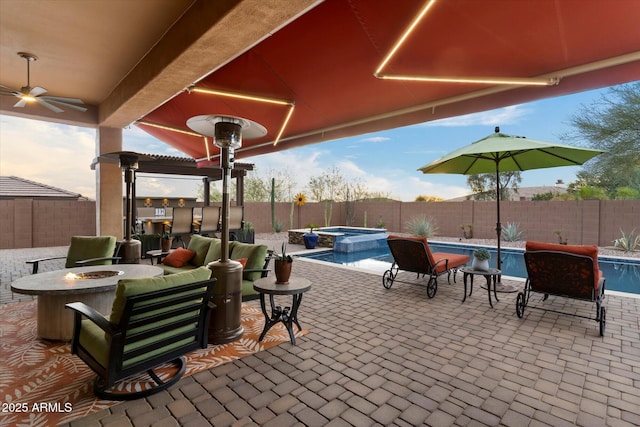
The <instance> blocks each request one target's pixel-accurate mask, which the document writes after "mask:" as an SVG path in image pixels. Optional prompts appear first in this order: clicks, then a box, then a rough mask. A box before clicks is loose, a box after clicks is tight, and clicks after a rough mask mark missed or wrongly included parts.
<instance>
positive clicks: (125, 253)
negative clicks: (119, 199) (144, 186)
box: [100, 151, 154, 264]
mask: <svg viewBox="0 0 640 427" xmlns="http://www.w3.org/2000/svg"><path fill="white" fill-rule="evenodd" d="M100 158H106V159H117V160H118V162H119V166H120V169H122V172H123V173H124V182H125V185H126V198H125V204H126V211H125V231H124V241H123V242H122V244H121V245H120V253H119V256H120V257H122V259H121V260H120V262H121V263H122V264H139V263H140V257H141V256H142V243H141V242H140V240H137V239H132V238H131V230H132V227H133V218H135V204H134V201H135V191H136V171H137V170H138V160H140V159H141V158H144V159H145V160H153V159H154V158H153V157H151V156H146V155H144V154H138V153H134V152H132V151H118V152H114V153H107V154H103V155H101V156H100Z"/></svg>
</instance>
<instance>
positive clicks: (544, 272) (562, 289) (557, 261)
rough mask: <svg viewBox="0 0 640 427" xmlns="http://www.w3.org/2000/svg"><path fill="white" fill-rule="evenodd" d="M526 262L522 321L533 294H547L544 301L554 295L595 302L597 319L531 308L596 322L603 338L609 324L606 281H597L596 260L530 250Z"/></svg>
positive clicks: (520, 303) (519, 312)
mask: <svg viewBox="0 0 640 427" xmlns="http://www.w3.org/2000/svg"><path fill="white" fill-rule="evenodd" d="M524 260H525V265H526V267H527V280H526V282H525V286H524V291H523V292H520V293H518V296H517V299H516V314H517V315H518V317H519V318H522V316H523V315H524V309H525V308H526V307H527V306H529V300H530V297H531V293H532V292H536V293H541V294H544V298H543V301H546V300H547V298H548V296H549V295H553V296H559V297H564V298H571V299H577V300H583V301H589V302H592V303H593V302H595V304H596V316H595V318H593V317H589V316H581V315H579V314H573V313H566V312H562V311H557V310H551V309H547V308H544V307H537V306H530V307H531V308H536V309H540V310H545V311H551V312H554V313H560V314H568V315H572V316H576V317H582V318H585V319H589V320H595V321H596V322H598V323H599V326H600V336H603V335H604V330H605V325H606V308H605V307H604V305H603V302H604V298H605V296H604V288H605V278H604V277H601V276H600V277H598V279H597V281H596V274H595V270H594V265H593V263H594V260H593V258H591V257H589V256H584V255H577V254H572V253H568V252H558V251H527V252H525V254H524ZM596 267H597V266H596ZM596 283H597V287H596Z"/></svg>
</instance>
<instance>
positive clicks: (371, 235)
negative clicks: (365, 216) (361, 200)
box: [318, 227, 388, 254]
mask: <svg viewBox="0 0 640 427" xmlns="http://www.w3.org/2000/svg"><path fill="white" fill-rule="evenodd" d="M318 233H335V234H336V236H335V237H334V239H333V251H334V252H339V253H344V254H351V253H355V252H362V251H369V250H375V249H384V248H386V247H388V246H387V233H386V230H384V229H382V228H378V229H376V228H360V227H331V228H320V229H319V230H318Z"/></svg>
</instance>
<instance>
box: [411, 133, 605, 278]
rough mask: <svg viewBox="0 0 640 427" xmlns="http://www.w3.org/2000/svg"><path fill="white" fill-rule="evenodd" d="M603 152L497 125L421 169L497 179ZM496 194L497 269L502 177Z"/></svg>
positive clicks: (576, 161)
mask: <svg viewBox="0 0 640 427" xmlns="http://www.w3.org/2000/svg"><path fill="white" fill-rule="evenodd" d="M603 152H604V151H602V150H591V149H588V148H578V147H572V146H570V145H562V144H554V143H550V142H543V141H536V140H534V139H529V138H526V137H524V136H512V135H506V134H504V133H500V128H498V127H496V130H495V133H493V134H491V135H489V136H487V137H486V138H483V139H480V140H478V141H476V142H474V143H472V144H470V145H467V146H465V147H462V148H460V149H458V150H455V151H453V152H451V153H449V154H447V155H446V156H443V157H440V158H439V159H436V160H434V161H433V162H431V163H429V164H428V165H426V166H423V167H421V168H420V169H418V170H419V171H422V172H423V173H454V174H463V175H474V174H480V173H491V172H495V173H496V178H498V174H499V172H507V171H525V170H530V169H542V168H553V167H558V166H577V165H581V164H583V163H584V162H586V161H587V160H589V159H591V158H592V157H594V156H597V155H598V154H601V153H603ZM496 193H497V194H496V200H497V209H498V221H497V223H496V234H497V237H498V260H497V268H498V269H500V266H501V265H500V234H501V232H502V224H500V180H499V179H496Z"/></svg>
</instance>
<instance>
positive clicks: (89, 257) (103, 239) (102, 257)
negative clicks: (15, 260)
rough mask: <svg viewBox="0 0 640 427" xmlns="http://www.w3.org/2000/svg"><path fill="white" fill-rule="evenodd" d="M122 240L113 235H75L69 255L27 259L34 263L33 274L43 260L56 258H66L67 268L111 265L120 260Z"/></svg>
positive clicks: (28, 262)
mask: <svg viewBox="0 0 640 427" xmlns="http://www.w3.org/2000/svg"><path fill="white" fill-rule="evenodd" d="M119 249H120V242H118V241H117V240H116V238H115V237H113V236H73V237H72V238H71V244H70V245H69V250H68V251H67V256H56V257H48V258H40V259H34V260H30V261H27V264H32V265H33V269H32V271H31V273H32V274H36V273H37V272H38V268H39V266H40V263H41V262H44V261H50V260H54V259H65V258H66V260H67V261H66V263H65V265H64V266H65V268H73V267H84V266H87V265H110V264H117V263H118V261H120V257H118V256H117V255H118V250H119Z"/></svg>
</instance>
